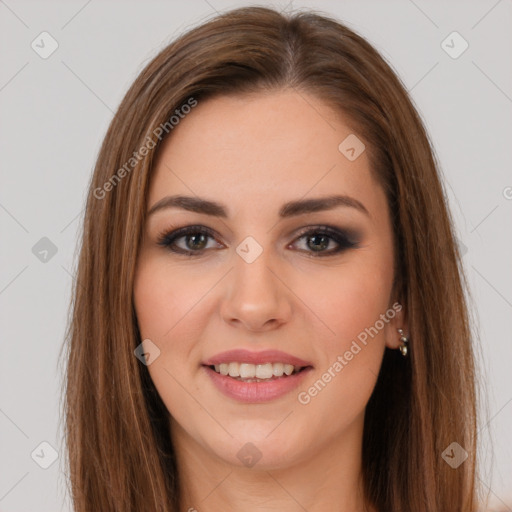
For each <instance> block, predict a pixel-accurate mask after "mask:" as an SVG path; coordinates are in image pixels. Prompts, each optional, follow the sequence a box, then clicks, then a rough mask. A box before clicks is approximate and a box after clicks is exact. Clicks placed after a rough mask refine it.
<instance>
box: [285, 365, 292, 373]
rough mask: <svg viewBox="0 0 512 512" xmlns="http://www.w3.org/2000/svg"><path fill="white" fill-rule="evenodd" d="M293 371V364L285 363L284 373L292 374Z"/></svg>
mask: <svg viewBox="0 0 512 512" xmlns="http://www.w3.org/2000/svg"><path fill="white" fill-rule="evenodd" d="M292 372H293V364H285V365H284V373H286V375H291V374H292Z"/></svg>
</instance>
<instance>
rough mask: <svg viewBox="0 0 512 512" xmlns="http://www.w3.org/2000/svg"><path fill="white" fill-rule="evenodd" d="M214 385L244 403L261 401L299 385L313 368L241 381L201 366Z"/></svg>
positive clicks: (276, 396)
mask: <svg viewBox="0 0 512 512" xmlns="http://www.w3.org/2000/svg"><path fill="white" fill-rule="evenodd" d="M203 368H204V369H205V370H206V373H207V374H208V376H209V377H210V379H212V382H213V383H214V385H215V386H216V387H217V389H219V390H220V391H221V392H222V393H224V394H225V395H226V396H228V397H229V398H233V399H235V400H238V401H239V402H245V403H251V404H254V403H261V402H270V401H271V400H275V399H277V398H279V397H281V396H283V395H285V394H286V393H289V392H290V391H292V390H293V389H295V388H296V387H298V386H299V384H300V383H301V382H302V381H303V380H304V377H305V376H306V374H308V373H309V371H310V370H312V369H313V368H312V367H311V366H308V367H307V368H305V369H304V370H302V371H301V372H299V373H295V374H293V375H289V376H287V377H278V378H276V379H272V380H269V381H267V382H243V381H241V380H236V379H233V378H232V377H229V376H228V375H221V374H220V373H217V372H216V371H215V370H212V369H211V368H209V367H208V366H203Z"/></svg>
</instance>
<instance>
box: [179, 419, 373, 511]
mask: <svg viewBox="0 0 512 512" xmlns="http://www.w3.org/2000/svg"><path fill="white" fill-rule="evenodd" d="M171 421H172V420H171ZM361 432H362V429H361V425H352V427H351V429H350V432H344V435H343V436H340V439H336V440H331V441H330V442H329V443H327V444H326V445H325V446H324V447H323V448H322V449H321V450H318V449H316V448H317V447H316V448H315V450H314V451H313V453H307V454H306V455H305V456H304V457H303V458H302V459H301V460H300V461H296V462H295V463H293V464H285V462H283V463H282V464H279V467H275V468H273V469H261V468H258V465H257V464H256V465H255V466H253V467H252V468H249V467H245V466H237V465H232V464H230V463H228V462H227V461H225V460H223V459H222V458H220V457H218V456H217V455H216V454H215V453H212V452H211V451H208V450H205V448H204V447H203V446H201V445H199V444H198V443H197V442H196V441H195V440H194V439H193V438H191V437H190V436H189V435H188V434H187V433H186V432H185V431H184V430H183V429H181V427H180V426H179V425H178V424H177V423H176V422H172V437H173V445H174V447H175V451H176V455H177V461H178V471H179V479H180V490H181V504H180V512H196V511H199V510H200V511H201V512H217V511H218V510H228V509H229V510H244V512H253V511H261V510H262V509H265V510H268V511H272V510H276V511H277V510H279V511H280V512H299V511H300V512H304V510H307V511H308V512H320V511H322V512H324V511H325V510H337V511H338V510H339V511H340V512H341V511H346V512H348V511H350V512H376V509H374V508H372V507H371V506H370V505H368V504H365V500H364V496H363V488H362V473H361V446H362V435H361ZM333 504H336V505H335V507H333Z"/></svg>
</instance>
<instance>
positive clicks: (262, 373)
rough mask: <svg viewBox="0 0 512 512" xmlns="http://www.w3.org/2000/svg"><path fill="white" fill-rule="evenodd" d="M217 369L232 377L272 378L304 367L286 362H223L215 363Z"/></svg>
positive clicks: (218, 371)
mask: <svg viewBox="0 0 512 512" xmlns="http://www.w3.org/2000/svg"><path fill="white" fill-rule="evenodd" d="M214 367H215V371H216V372H217V373H220V374H221V375H229V376H230V377H240V378H242V379H254V378H256V379H271V378H272V377H282V376H283V375H291V374H292V373H294V371H295V372H298V371H299V370H300V369H301V368H302V367H301V366H293V364H284V363H265V364H250V363H221V364H216V365H214Z"/></svg>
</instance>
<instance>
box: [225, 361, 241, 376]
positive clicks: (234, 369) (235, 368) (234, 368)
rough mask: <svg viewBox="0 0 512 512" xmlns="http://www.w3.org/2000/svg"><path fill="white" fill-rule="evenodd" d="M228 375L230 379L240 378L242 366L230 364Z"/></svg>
mask: <svg viewBox="0 0 512 512" xmlns="http://www.w3.org/2000/svg"><path fill="white" fill-rule="evenodd" d="M228 374H229V376H230V377H240V365H239V364H238V363H229V371H228Z"/></svg>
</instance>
